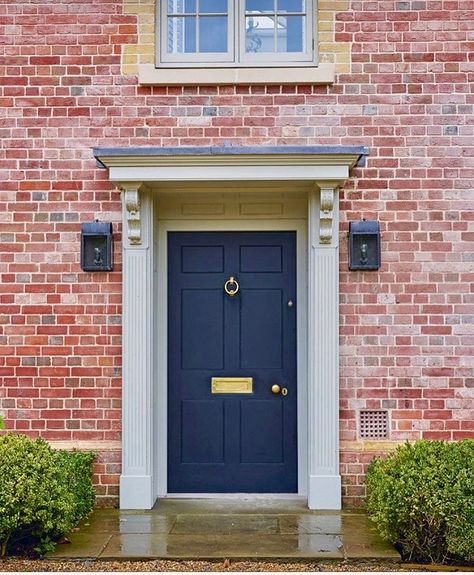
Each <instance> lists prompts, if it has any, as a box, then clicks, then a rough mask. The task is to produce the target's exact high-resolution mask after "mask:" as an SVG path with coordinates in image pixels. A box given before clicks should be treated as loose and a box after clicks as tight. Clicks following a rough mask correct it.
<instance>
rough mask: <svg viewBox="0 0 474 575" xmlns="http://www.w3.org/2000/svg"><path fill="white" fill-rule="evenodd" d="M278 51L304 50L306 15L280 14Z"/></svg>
mask: <svg viewBox="0 0 474 575" xmlns="http://www.w3.org/2000/svg"><path fill="white" fill-rule="evenodd" d="M277 44H278V52H304V16H279V17H278V30H277Z"/></svg>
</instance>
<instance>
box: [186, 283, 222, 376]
mask: <svg viewBox="0 0 474 575" xmlns="http://www.w3.org/2000/svg"><path fill="white" fill-rule="evenodd" d="M223 303H224V302H223V301H222V297H221V293H220V290H203V289H184V290H182V292H181V310H182V314H181V323H182V330H181V333H182V338H181V357H182V361H181V365H182V368H183V369H206V368H207V369H222V368H223V367H224V357H223V350H224V309H223V307H224V306H223Z"/></svg>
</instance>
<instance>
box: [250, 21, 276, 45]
mask: <svg viewBox="0 0 474 575" xmlns="http://www.w3.org/2000/svg"><path fill="white" fill-rule="evenodd" d="M245 51H246V52H249V53H252V52H253V53H255V54H259V53H261V52H275V18H274V17H273V16H248V17H247V18H245Z"/></svg>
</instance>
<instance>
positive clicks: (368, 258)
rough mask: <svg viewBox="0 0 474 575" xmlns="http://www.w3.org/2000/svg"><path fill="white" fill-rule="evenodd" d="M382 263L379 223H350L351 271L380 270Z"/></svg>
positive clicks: (362, 221)
mask: <svg viewBox="0 0 474 575" xmlns="http://www.w3.org/2000/svg"><path fill="white" fill-rule="evenodd" d="M380 262H381V255H380V224H379V222H375V221H368V220H361V221H360V222H349V269H350V270H378V269H379V268H380V265H381V263H380Z"/></svg>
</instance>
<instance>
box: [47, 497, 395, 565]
mask: <svg viewBox="0 0 474 575" xmlns="http://www.w3.org/2000/svg"><path fill="white" fill-rule="evenodd" d="M68 538H69V539H70V541H71V543H64V544H60V545H58V546H57V547H56V550H55V551H54V552H53V553H49V554H48V558H50V559H115V560H125V559H158V558H166V559H212V558H240V559H248V558H275V557H278V558H299V559H305V558H306V559H307V558H321V559H344V558H346V559H356V558H364V559H367V558H370V559H392V560H393V559H399V558H400V556H399V554H398V553H397V552H396V551H395V549H394V548H393V547H392V546H391V545H388V544H387V543H385V542H383V541H382V540H381V539H380V537H379V536H378V535H377V533H376V531H375V529H374V527H373V526H372V524H370V522H369V521H368V519H367V516H366V515H365V514H364V513H360V512H349V511H343V512H341V513H339V512H315V511H309V510H308V509H306V502H305V501H302V500H264V499H244V498H242V499H228V500H224V499H163V500H160V501H159V502H158V503H157V505H156V507H155V509H154V510H152V511H119V510H117V509H97V510H95V511H94V512H93V513H92V514H91V515H90V516H89V517H88V518H87V519H86V520H84V521H83V522H82V523H81V524H80V525H79V527H78V528H77V529H76V530H75V531H73V532H72V533H71V534H70V535H69V536H68Z"/></svg>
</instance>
